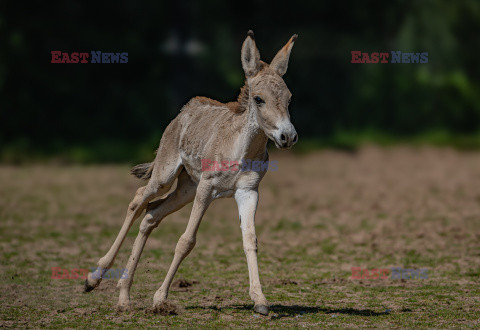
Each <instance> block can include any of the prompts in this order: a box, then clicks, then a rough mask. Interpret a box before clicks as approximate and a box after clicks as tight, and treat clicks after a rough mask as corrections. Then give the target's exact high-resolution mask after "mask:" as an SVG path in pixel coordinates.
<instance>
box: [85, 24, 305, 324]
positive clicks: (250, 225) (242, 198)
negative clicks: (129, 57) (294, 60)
mask: <svg viewBox="0 0 480 330" xmlns="http://www.w3.org/2000/svg"><path fill="white" fill-rule="evenodd" d="M295 39H296V35H295V36H293V37H292V38H291V39H290V40H289V41H288V43H287V44H286V45H285V46H284V47H283V48H282V49H281V50H280V51H279V52H278V53H277V55H276V56H275V58H274V59H273V60H272V62H271V63H270V65H268V64H267V63H265V62H263V61H261V60H260V54H259V52H258V49H257V47H256V45H255V40H254V36H253V32H251V31H250V32H249V33H248V36H247V38H246V39H245V41H244V43H243V46H242V54H241V59H242V67H243V69H244V71H245V76H246V80H245V86H243V87H242V89H241V91H240V94H239V96H238V99H237V101H236V102H229V103H221V102H219V101H216V100H212V99H209V98H206V97H195V98H193V99H191V100H190V101H189V102H188V103H187V104H186V105H185V106H184V107H183V108H182V110H181V112H180V113H179V115H178V116H177V117H176V118H175V119H174V120H173V121H172V122H171V123H170V124H169V125H168V126H167V128H166V129H165V132H164V134H163V137H162V139H161V141H160V146H159V148H158V151H157V155H156V157H155V160H154V161H153V162H152V163H149V164H141V165H138V166H136V167H134V168H133V169H132V173H133V174H134V175H136V176H137V177H140V178H143V179H148V180H149V181H148V184H147V185H146V186H144V187H141V188H139V189H138V190H137V193H136V195H135V198H134V199H133V200H132V202H131V203H130V205H129V208H128V210H127V216H126V218H125V222H124V224H123V226H122V228H121V230H120V233H119V234H118V236H117V238H116V240H115V242H114V243H113V245H112V247H111V248H110V250H109V251H108V253H107V254H106V255H105V256H104V257H103V258H101V259H100V260H99V262H98V268H97V271H96V272H94V273H90V274H89V276H88V279H87V281H86V283H85V289H86V291H90V290H92V289H94V288H95V287H97V286H98V285H99V284H100V281H101V275H102V274H104V273H105V272H106V271H107V270H108V269H109V268H110V267H111V266H112V265H113V262H114V260H115V257H116V255H117V253H118V250H119V249H120V246H121V245H122V243H123V241H124V239H125V236H126V234H127V232H128V230H129V229H130V228H131V226H132V224H133V222H134V221H135V219H136V218H138V217H139V216H140V214H141V213H142V211H143V210H145V209H146V211H147V212H146V215H145V217H144V219H143V221H142V223H141V224H140V232H139V234H138V236H137V239H136V240H135V243H134V246H133V250H132V255H131V256H130V259H129V261H128V264H127V270H128V278H125V279H121V280H120V281H119V283H118V286H119V287H120V297H119V302H118V306H119V308H120V309H128V308H130V287H131V285H132V282H133V276H134V273H135V269H136V267H137V264H138V260H139V259H140V255H141V253H142V250H143V247H144V246H145V243H146V240H147V238H148V236H149V235H150V233H151V232H152V230H153V229H154V228H155V227H157V226H158V225H159V223H160V222H161V221H162V219H163V218H165V217H166V216H167V215H168V214H170V213H172V212H175V211H177V210H178V209H180V208H181V207H183V206H184V205H186V204H188V203H189V202H191V201H192V200H193V201H194V203H193V208H192V213H191V216H190V219H189V222H188V225H187V228H186V230H185V233H184V234H183V235H182V236H181V237H180V239H179V241H178V244H177V247H176V249H175V256H174V258H173V261H172V264H171V266H170V269H169V271H168V273H167V276H166V278H165V280H164V282H163V284H162V286H161V287H160V288H159V289H158V291H157V292H156V293H155V296H154V299H153V305H154V309H155V308H160V306H163V305H164V303H165V302H166V299H167V296H168V290H169V287H170V284H171V282H172V280H173V277H174V275H175V273H176V271H177V269H178V267H179V265H180V263H181V261H182V260H183V259H184V258H185V257H186V256H187V255H188V254H189V253H190V251H191V250H192V249H193V247H194V246H195V241H196V233H197V230H198V227H199V225H200V222H201V219H202V216H203V214H204V213H205V211H206V210H207V208H208V206H209V205H210V203H211V202H212V201H213V200H214V199H216V198H222V197H233V196H234V197H235V200H236V202H237V204H238V209H239V215H240V220H241V228H242V235H243V244H244V250H245V254H246V257H247V263H248V269H249V275H250V296H251V298H252V300H253V301H254V302H255V311H257V312H259V313H261V314H265V315H266V314H267V313H268V307H267V306H268V303H267V300H266V299H265V296H264V295H263V293H262V289H261V285H260V279H259V274H258V265H257V241H256V236H255V227H254V217H255V211H256V207H257V202H258V185H259V183H260V181H261V180H262V178H263V176H264V175H265V172H256V171H202V159H209V160H211V161H216V162H219V163H221V162H222V161H237V162H239V163H240V162H241V161H242V160H251V161H267V160H268V152H267V149H266V145H267V141H268V139H272V140H273V141H274V142H275V145H276V146H277V147H279V148H282V149H283V148H290V147H291V146H292V145H294V144H295V143H296V142H297V139H298V138H297V133H296V131H295V129H294V127H293V125H292V124H291V122H290V114H289V112H288V104H289V101H290V97H291V93H290V91H289V90H288V88H287V86H286V85H285V82H284V81H283V79H282V78H281V77H282V76H283V75H284V74H285V72H286V70H287V66H288V59H289V56H290V51H291V49H292V46H293V43H294V41H295ZM176 179H177V187H176V189H175V190H174V191H173V192H172V193H170V195H168V196H167V197H165V198H162V199H160V200H157V201H154V202H152V200H153V199H155V198H156V197H159V196H162V195H164V194H165V193H166V192H168V191H169V189H170V188H171V187H172V185H173V183H174V182H175V180H176Z"/></svg>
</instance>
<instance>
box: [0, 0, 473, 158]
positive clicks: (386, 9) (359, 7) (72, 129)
mask: <svg viewBox="0 0 480 330" xmlns="http://www.w3.org/2000/svg"><path fill="white" fill-rule="evenodd" d="M249 29H253V30H254V31H255V34H256V39H257V44H258V47H259V49H260V53H261V55H262V59H264V60H266V61H267V62H269V61H270V60H271V59H272V58H273V56H274V55H275V53H276V52H277V51H278V50H279V49H280V47H281V46H283V44H284V43H285V42H286V41H287V40H288V38H289V37H290V36H291V35H292V34H294V33H298V34H299V38H298V40H297V42H296V43H295V47H294V49H293V51H292V56H291V60H290V66H289V72H287V74H286V75H285V81H286V83H287V85H288V86H289V88H290V90H291V91H292V93H293V99H292V104H291V106H290V111H291V115H292V121H293V123H294V125H295V126H296V129H297V131H298V132H299V134H300V143H299V145H298V150H309V149H311V148H317V147H335V148H355V147H356V146H358V145H359V144H361V143H364V142H375V143H381V144H391V143H398V142H402V143H429V144H436V145H452V146H455V147H459V148H477V147H479V146H480V133H479V132H480V93H478V91H479V87H480V66H479V64H478V63H479V61H478V59H477V57H478V56H479V54H480V2H479V1H478V0H459V1H447V0H425V1H415V0H393V1H371V2H364V1H341V2H335V1H295V2H284V1H275V2H267V1H261V0H260V1H242V2H231V1H224V0H205V1H153V0H148V1H141V2H140V1H133V0H124V1H102V2H89V1H73V0H67V1H61V2H60V1H53V2H43V1H29V2H25V1H3V2H2V3H1V4H0V36H1V38H0V43H1V44H0V45H1V46H0V161H3V162H9V163H18V162H25V161H31V160H36V161H38V160H44V159H49V160H52V159H55V160H58V161H64V162H124V161H128V162H136V161H144V160H151V159H152V157H153V151H154V150H155V149H156V147H157V146H158V142H159V139H160V137H161V135H162V132H163V130H164V129H165V127H166V126H167V125H168V123H169V122H170V121H171V120H172V119H173V118H174V117H175V116H176V114H177V113H178V112H179V110H180V108H181V107H182V105H184V104H185V103H186V102H187V101H188V100H189V99H190V98H191V97H193V96H196V95H203V96H207V97H212V98H215V99H218V100H220V101H230V100H234V99H236V97H237V95H238V92H239V89H240V87H241V86H242V85H243V80H244V76H243V71H242V68H241V63H240V47H241V43H242V42H243V40H244V38H245V36H246V32H247V31H248V30H249ZM52 50H61V51H64V52H74V51H78V52H90V51H92V50H100V51H102V52H128V54H129V57H128V59H129V62H128V64H90V63H89V64H51V63H50V60H51V56H50V51H52ZM351 50H361V51H364V52H374V51H387V52H389V51H391V50H401V51H403V52H428V53H429V62H428V64H390V63H389V64H351V63H350V60H351V55H350V51H351Z"/></svg>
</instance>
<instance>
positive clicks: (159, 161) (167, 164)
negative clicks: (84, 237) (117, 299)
mask: <svg viewBox="0 0 480 330" xmlns="http://www.w3.org/2000/svg"><path fill="white" fill-rule="evenodd" d="M162 142H163V139H162ZM162 142H161V143H160V148H159V150H158V153H157V157H156V159H155V165H154V168H153V173H152V177H151V178H150V181H149V182H148V184H147V185H146V186H145V187H141V188H139V189H138V190H137V193H136V194H135V197H134V198H133V200H132V202H131V203H130V205H129V206H128V210H127V215H126V217H125V221H124V223H123V226H122V228H121V229H120V232H119V233H118V235H117V238H116V239H115V242H114V243H113V245H112V247H111V248H110V250H109V251H108V252H107V254H106V255H105V256H104V257H102V258H100V260H99V261H98V263H97V265H98V267H97V269H96V271H95V272H93V273H89V274H88V277H87V279H86V280H85V288H84V290H85V292H89V291H91V290H93V289H94V288H95V287H97V286H98V285H99V284H100V282H101V280H102V276H103V274H105V272H106V271H107V270H108V269H109V268H110V267H111V266H112V265H113V262H114V260H115V257H116V256H117V254H118V251H119V250H120V247H121V245H122V243H123V241H124V240H125V237H126V236H127V233H128V231H129V230H130V228H131V227H132V225H133V222H134V221H135V220H136V219H137V218H138V217H139V216H140V214H141V213H142V212H143V210H144V209H145V208H146V207H147V205H148V202H150V201H151V200H152V199H154V198H155V197H158V196H161V195H163V194H165V193H166V192H168V190H169V189H170V188H171V186H172V184H173V182H174V181H175V179H176V178H177V176H178V175H179V174H180V171H181V170H182V168H183V167H182V165H181V160H180V156H179V154H178V150H177V149H176V148H167V147H166V146H165V143H163V144H162ZM160 155H162V156H160Z"/></svg>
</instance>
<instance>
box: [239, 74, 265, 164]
mask: <svg viewBox="0 0 480 330" xmlns="http://www.w3.org/2000/svg"><path fill="white" fill-rule="evenodd" d="M238 104H239V107H240V108H241V110H242V112H243V113H242V115H243V116H244V119H243V120H244V125H243V128H242V133H241V140H242V144H243V145H244V147H245V150H244V158H246V159H256V158H257V157H259V156H261V155H263V154H264V153H265V150H266V147H267V142H268V138H267V136H266V135H265V133H264V132H263V130H262V128H261V127H260V125H259V124H258V120H257V113H256V111H257V110H256V108H255V106H254V104H253V98H252V95H250V88H249V86H248V81H245V85H244V86H243V87H242V89H241V90H240V95H239V96H238Z"/></svg>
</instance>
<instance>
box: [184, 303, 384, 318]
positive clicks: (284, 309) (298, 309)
mask: <svg viewBox="0 0 480 330" xmlns="http://www.w3.org/2000/svg"><path fill="white" fill-rule="evenodd" d="M185 309H187V310H188V309H210V310H215V311H219V312H222V311H228V310H246V311H253V305H251V304H248V305H231V306H225V307H218V306H188V307H186V308H185ZM319 313H323V314H348V315H360V316H381V315H388V314H390V312H389V311H384V312H375V311H372V310H370V309H354V308H339V309H335V308H326V307H316V306H300V305H290V306H284V305H271V306H270V314H273V315H272V319H279V318H282V317H296V316H298V315H304V314H319Z"/></svg>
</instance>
